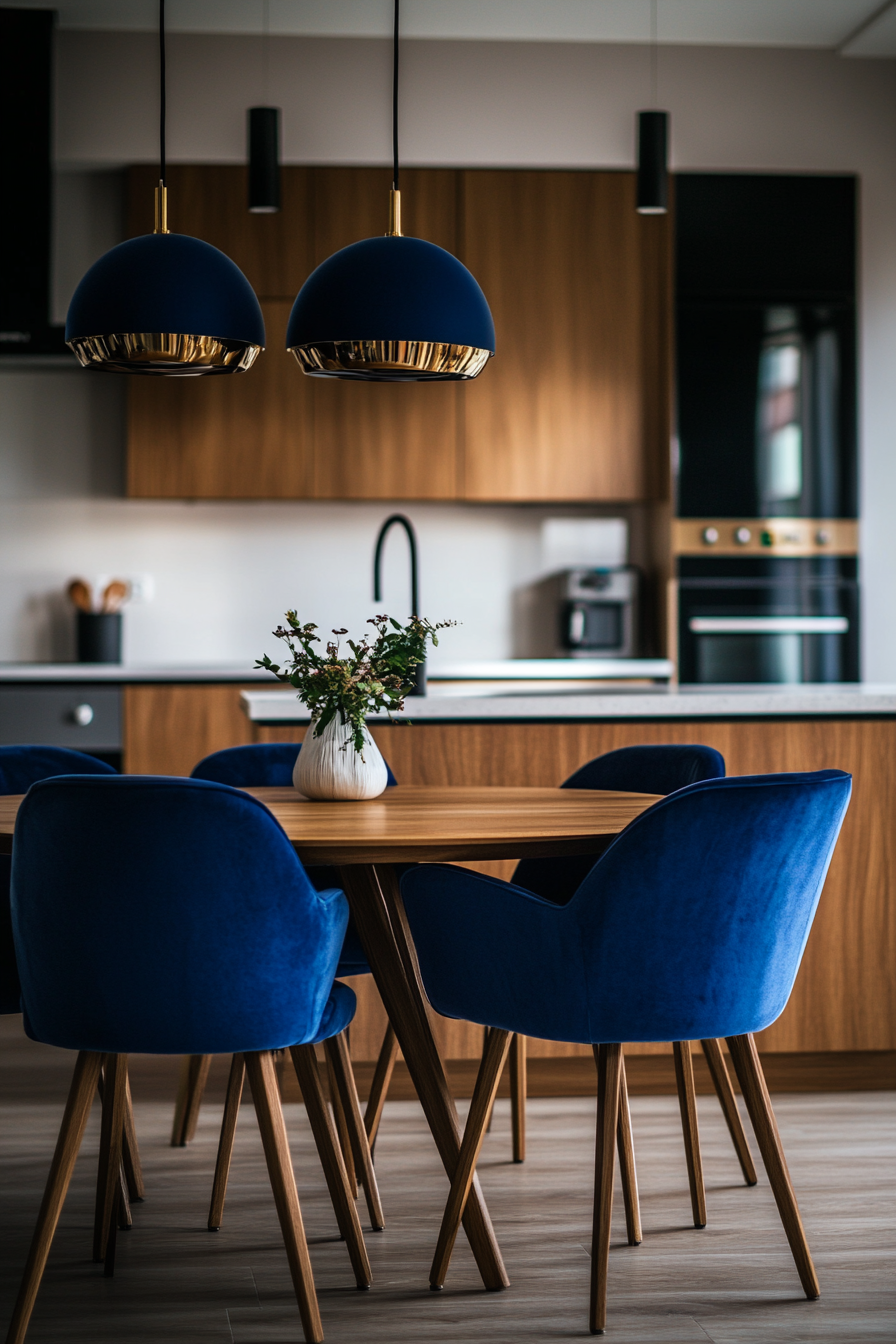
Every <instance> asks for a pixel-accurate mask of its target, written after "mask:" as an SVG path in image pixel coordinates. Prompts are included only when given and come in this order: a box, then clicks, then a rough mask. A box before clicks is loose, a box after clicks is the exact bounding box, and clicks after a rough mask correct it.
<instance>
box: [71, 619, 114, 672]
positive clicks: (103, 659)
mask: <svg viewBox="0 0 896 1344" xmlns="http://www.w3.org/2000/svg"><path fill="white" fill-rule="evenodd" d="M77 649H78V662H79V663H120V662H121V612H120V611H79V612H78V624H77Z"/></svg>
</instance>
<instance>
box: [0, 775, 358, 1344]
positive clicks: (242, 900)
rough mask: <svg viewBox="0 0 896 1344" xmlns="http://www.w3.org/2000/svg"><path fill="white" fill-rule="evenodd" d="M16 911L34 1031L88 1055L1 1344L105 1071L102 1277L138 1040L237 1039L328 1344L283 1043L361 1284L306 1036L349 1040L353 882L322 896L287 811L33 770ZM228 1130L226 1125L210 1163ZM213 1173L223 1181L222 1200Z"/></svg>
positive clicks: (169, 784) (23, 1301)
mask: <svg viewBox="0 0 896 1344" xmlns="http://www.w3.org/2000/svg"><path fill="white" fill-rule="evenodd" d="M12 920H13V931H14V935H15V942H16V953H17V957H18V965H19V975H20V979H21V985H22V1004H23V1009H24V1022H25V1029H26V1031H27V1033H28V1035H29V1036H31V1037H32V1039H34V1040H38V1041H43V1042H46V1043H47V1044H50V1045H54V1046H57V1047H62V1048H65V1049H70V1050H76V1051H78V1052H79V1053H78V1059H77V1063H76V1065H75V1073H74V1078H73V1081H72V1086H71V1091H70V1093H69V1099H68V1103H67V1106H66V1110H65V1116H64V1118H63V1122H62V1128H61V1131H60V1135H59V1140H58V1143H57V1146H56V1154H55V1157H54V1159H53V1164H52V1166H51V1169H50V1176H49V1179H48V1182H47V1187H46V1192H45V1195H44V1200H43V1203H42V1205H41V1210H40V1214H39V1217H38V1224H37V1229H36V1231H35V1234H34V1240H33V1243H32V1248H31V1253H30V1256H29V1259H28V1263H27V1266H26V1270H25V1275H24V1278H23V1282H22V1287H21V1291H20V1294H19V1298H18V1302H17V1305H16V1308H15V1313H14V1316H13V1321H12V1325H11V1327H10V1333H9V1336H8V1344H21V1341H22V1340H23V1339H24V1336H25V1331H26V1329H27V1325H28V1320H29V1317H30V1314H31V1310H32V1307H33V1304H34V1298H35V1296H36V1293H37V1290H38V1287H39V1284H40V1279H41V1276H42V1273H43V1269H44V1266H45V1263H46V1259H47V1255H48V1253H49V1249H50V1243H51V1241H52V1237H53V1232H54V1229H55V1226H56V1223H57V1220H58V1217H59V1213H60V1211H61V1208H62V1204H63V1201H64V1199H65V1194H66V1190H67V1188H68V1184H69V1180H70V1178H71V1173H72V1169H73V1167H74V1163H75V1159H76V1157H77V1153H78V1149H79V1147H80V1144H81V1140H82V1137H83V1133H84V1128H85V1125H86V1123H87V1118H88V1114H89V1111H90V1105H91V1100H92V1096H93V1092H94V1091H95V1090H96V1086H97V1080H98V1078H99V1075H100V1070H101V1068H102V1069H103V1071H104V1074H105V1097H104V1103H105V1104H104V1108H103V1122H102V1132H101V1145H100V1188H99V1191H98V1195H97V1204H98V1208H99V1211H100V1218H99V1220H98V1224H99V1228H100V1239H99V1244H98V1245H97V1246H96V1247H95V1255H96V1256H97V1258H104V1259H105V1260H106V1265H107V1271H108V1272H111V1266H112V1264H113V1263H114V1247H115V1231H116V1227H117V1223H118V1213H119V1198H120V1196H119V1189H120V1187H119V1183H118V1181H117V1179H116V1176H117V1172H118V1169H119V1162H120V1155H121V1144H122V1125H123V1118H124V1102H125V1094H126V1083H127V1072H126V1057H127V1053H130V1052H146V1053H152V1054H177V1055H182V1054H218V1053H227V1054H232V1055H234V1057H235V1060H238V1061H239V1065H240V1067H239V1070H236V1069H232V1071H231V1078H232V1079H233V1078H234V1076H235V1075H236V1073H237V1072H238V1073H239V1082H240V1085H241V1082H242V1073H243V1070H245V1072H247V1073H248V1075H249V1078H250V1082H251V1085H252V1093H253V1100H254V1102H255V1108H256V1112H257V1114H258V1121H259V1127H260V1129H261V1135H262V1141H263V1144H264V1150H265V1157H266V1160H267V1166H268V1172H269V1175H270V1179H271V1185H272V1188H273V1190H274V1195H275V1200H276V1204H277V1211H278V1216H279V1219H280V1226H281V1229H282V1232H283V1237H284V1242H285V1244H286V1249H287V1256H288V1259H289V1265H290V1270H291V1272H292V1278H293V1284H294V1287H295V1292H296V1298H297V1300H298V1304H299V1310H300V1313H301V1317H302V1324H303V1328H304V1332H305V1338H306V1339H308V1340H314V1341H317V1340H320V1339H321V1338H322V1331H321V1326H320V1315H319V1312H318V1307H317V1298H316V1294H315V1291H314V1282H313V1278H312V1273H311V1266H310V1261H309V1258H308V1249H307V1245H306V1242H305V1236H304V1232H303V1229H302V1221H301V1214H300V1210H299V1204H298V1196H297V1194H296V1186H295V1179H294V1176H293V1172H292V1167H291V1165H290V1159H289V1156H288V1154H289V1147H288V1142H287V1137H286V1131H285V1127H284V1123H283V1113H282V1110H281V1107H280V1098H279V1092H278V1089H277V1081H276V1075H275V1069H274V1059H273V1052H274V1051H276V1050H281V1049H290V1050H291V1053H292V1057H293V1061H294V1063H295V1065H296V1069H297V1072H298V1073H299V1076H300V1079H301V1082H302V1086H303V1089H304V1095H305V1101H306V1105H307V1106H308V1113H309V1118H310V1119H311V1123H312V1126H313V1128H314V1133H315V1138H316V1139H317V1141H318V1146H319V1148H320V1151H321V1157H322V1160H323V1164H324V1170H325V1173H326V1175H327V1180H328V1184H329V1188H330V1194H331V1197H332V1198H333V1203H334V1208H335V1211H336V1216H337V1220H338V1222H339V1227H340V1231H341V1233H342V1235H343V1237H344V1238H345V1240H346V1242H347V1244H348V1249H349V1254H350V1256H351V1259H352V1265H353V1268H354V1271H355V1278H356V1282H357V1284H358V1286H359V1287H366V1286H367V1285H368V1284H369V1282H370V1267H369V1262H368V1260H367V1254H366V1250H365V1248H364V1242H363V1237H362V1235H361V1229H360V1224H359V1222H358V1217H357V1211H356V1209H355V1205H354V1201H353V1199H352V1197H351V1195H350V1192H349V1188H348V1182H347V1177H346V1172H345V1167H344V1165H343V1164H342V1158H341V1155H340V1153H339V1150H338V1144H337V1141H336V1136H335V1133H334V1131H333V1128H332V1123H331V1121H330V1119H329V1113H328V1111H327V1109H326V1105H325V1102H324V1099H323V1094H322V1092H321V1091H320V1081H319V1077H318V1074H317V1067H316V1064H315V1061H314V1051H313V1045H314V1043H315V1042H318V1041H327V1040H332V1039H334V1038H337V1037H341V1039H342V1040H343V1042H344V1036H343V1035H342V1033H343V1032H344V1029H345V1027H346V1026H347V1025H348V1023H349V1022H350V1020H351V1018H352V1016H353V1014H354V1010H355V996H354V994H353V993H352V991H351V990H350V989H349V988H348V987H347V986H344V985H340V984H338V983H336V984H334V983H333V976H334V973H335V970H336V964H337V961H338V958H339V951H340V948H341V947H342V940H343V938H344V936H345V928H346V924H347V922H348V904H347V901H346V899H345V896H344V894H343V893H342V892H341V891H339V890H328V891H323V892H318V891H316V890H315V889H314V887H312V885H311V883H310V882H309V881H308V878H307V877H306V875H305V872H304V869H303V868H302V865H301V863H300V861H299V859H298V857H297V855H296V853H295V851H294V850H293V848H292V845H291V844H290V843H289V841H288V840H287V838H286V836H285V835H284V833H283V831H282V829H281V827H280V826H279V825H278V823H277V822H276V821H275V820H274V818H273V817H272V816H271V814H270V813H269V812H268V811H267V809H266V808H264V807H263V806H262V805H261V804H260V803H259V802H257V801H256V800H255V799H253V798H251V797H249V796H248V795H247V794H245V793H241V792H239V791H238V790H235V789H231V788H228V787H226V786H222V785H217V784H210V783H204V782H201V781H198V780H184V779H168V778H164V777H140V776H124V777H112V778H105V777H95V778H86V777H83V776H81V777H78V776H67V777H62V778H58V779H48V780H45V781H43V782H41V783H38V784H35V785H34V786H33V787H32V788H31V790H30V791H29V793H28V795H27V797H26V798H25V800H24V802H23V804H22V807H21V809H20V812H19V816H18V821H17V825H16V834H15V843H14V847H13V862H12ZM315 1082H316V1091H315V1086H314V1084H315ZM229 1099H232V1098H229ZM230 1140H232V1133H231V1134H230ZM227 1145H228V1136H227V1133H226V1129H225V1131H224V1132H222V1143H221V1149H220V1150H219V1164H218V1167H219V1173H218V1174H219V1175H220V1172H221V1169H222V1161H221V1156H222V1155H223V1157H224V1162H223V1167H224V1170H225V1172H226V1166H227V1163H228V1162H229V1152H228V1151H227ZM220 1186H221V1183H220V1181H219V1180H218V1179H217V1178H216V1196H217V1197H218V1202H219V1204H220V1203H222V1202H223V1189H222V1188H220Z"/></svg>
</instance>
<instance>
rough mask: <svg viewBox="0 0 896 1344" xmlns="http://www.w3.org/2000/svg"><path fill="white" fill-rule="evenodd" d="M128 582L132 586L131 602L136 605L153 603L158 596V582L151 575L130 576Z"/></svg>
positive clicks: (129, 595)
mask: <svg viewBox="0 0 896 1344" xmlns="http://www.w3.org/2000/svg"><path fill="white" fill-rule="evenodd" d="M127 582H128V584H129V585H130V592H129V594H128V601H129V602H131V603H133V604H134V605H139V604H140V603H143V602H152V600H153V599H154V597H155V595H156V581H155V579H154V578H153V576H152V575H151V574H130V575H128V579H127Z"/></svg>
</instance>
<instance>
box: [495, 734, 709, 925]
mask: <svg viewBox="0 0 896 1344" xmlns="http://www.w3.org/2000/svg"><path fill="white" fill-rule="evenodd" d="M724 775H725V758H724V756H722V755H721V753H720V752H718V751H716V750H715V749H714V748H713V747H704V746H701V745H699V744H693V745H692V744H690V743H687V744H680V743H668V744H666V743H663V744H660V745H658V746H653V745H651V746H638V747H620V748H619V749H618V751H608V752H605V753H604V755H603V756H596V757H595V758H594V760H593V761H588V763H587V764H586V765H583V766H582V767H581V769H579V770H576V771H575V773H574V774H572V775H570V777H569V779H567V780H564V782H563V783H562V784H561V785H560V787H561V789H610V790H612V791H614V792H618V793H665V794H669V793H674V792H675V791H676V789H683V788H685V787H686V786H687V785H688V784H696V783H698V782H699V781H700V780H703V779H722V778H723V777H724ZM607 843H609V842H607ZM606 847H607V845H606V844H604V845H603V846H599V845H598V846H597V847H596V848H595V850H594V852H593V853H591V854H574V855H573V854H571V855H569V856H568V857H566V858H563V859H523V860H521V862H520V863H518V864H517V866H516V870H515V871H514V874H513V879H512V880H513V883H514V885H515V886H517V887H525V888H526V890H527V891H534V892H535V894H536V895H538V896H543V897H544V898H545V900H547V901H553V902H554V904H555V905H565V904H566V903H567V901H570V900H571V899H572V897H573V896H574V895H575V893H576V891H577V890H578V888H579V886H580V885H581V883H582V882H583V881H584V879H585V877H586V876H587V875H588V873H589V872H590V871H591V869H592V868H593V867H594V865H595V863H597V860H598V859H599V858H600V856H601V854H602V853H603V852H604V849H606Z"/></svg>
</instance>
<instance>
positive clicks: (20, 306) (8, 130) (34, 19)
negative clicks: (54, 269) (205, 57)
mask: <svg viewBox="0 0 896 1344" xmlns="http://www.w3.org/2000/svg"><path fill="white" fill-rule="evenodd" d="M55 19H56V15H55V12H54V11H53V10H49V9H0V180H2V182H3V196H4V202H5V204H4V208H3V210H2V211H0V257H2V259H3V261H2V265H0V358H6V357H8V356H17V355H18V356H31V355H38V356H41V355H42V356H47V355H68V354H69V350H68V347H67V346H66V344H65V328H64V327H63V326H57V325H54V324H53V323H51V322H50V253H51V248H52V187H53V180H52V162H51V153H52V107H53V82H52V81H53V25H54V23H55Z"/></svg>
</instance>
